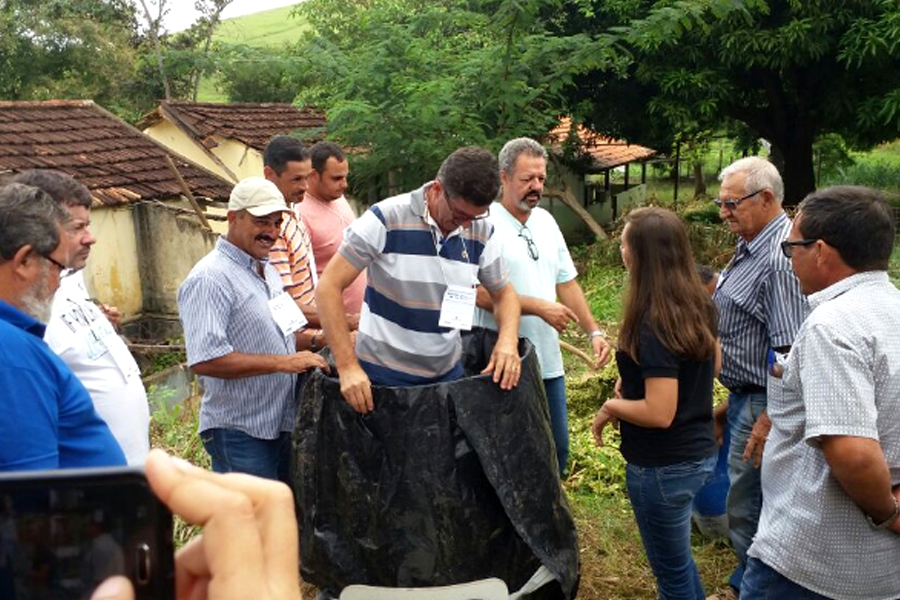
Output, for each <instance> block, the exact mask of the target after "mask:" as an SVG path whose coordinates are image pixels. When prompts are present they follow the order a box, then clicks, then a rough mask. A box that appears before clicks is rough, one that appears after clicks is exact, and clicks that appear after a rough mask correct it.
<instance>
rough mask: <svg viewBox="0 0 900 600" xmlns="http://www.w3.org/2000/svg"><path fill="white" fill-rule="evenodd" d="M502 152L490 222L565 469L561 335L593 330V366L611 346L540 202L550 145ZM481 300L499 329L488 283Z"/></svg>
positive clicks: (521, 142)
mask: <svg viewBox="0 0 900 600" xmlns="http://www.w3.org/2000/svg"><path fill="white" fill-rule="evenodd" d="M498 158H499V164H500V181H501V183H502V187H503V191H502V196H501V198H500V202H495V203H494V204H492V205H491V215H490V218H489V220H490V221H491V223H492V224H493V225H494V228H495V232H494V236H495V237H497V238H498V239H499V240H500V241H501V242H502V245H503V260H504V261H505V262H506V264H507V266H508V267H509V280H510V282H512V284H513V285H514V286H515V288H516V291H517V292H518V294H519V300H520V302H521V305H522V319H521V323H520V324H519V334H520V335H522V336H524V337H527V338H528V339H529V340H531V343H532V344H534V346H535V349H536V351H537V357H538V363H539V364H540V366H541V377H542V379H543V381H544V390H545V392H546V394H547V403H548V405H549V408H550V426H551V429H552V431H553V439H554V442H555V444H556V458H557V462H558V465H559V473H560V475H562V474H564V473H565V470H566V464H567V462H568V458H569V428H568V413H567V410H566V382H565V372H564V371H563V360H562V354H561V352H560V349H559V333H560V332H561V331H564V330H565V329H566V327H568V325H569V323H571V322H575V323H577V324H578V325H579V326H580V327H581V329H582V331H584V333H585V334H586V335H587V336H588V340H589V342H590V344H591V346H592V349H593V353H594V366H595V368H599V367H600V366H602V365H603V364H605V363H606V361H607V360H609V344H608V343H607V342H606V339H605V336H604V334H603V332H602V331H601V330H600V328H599V327H598V325H597V322H596V321H595V320H594V316H593V315H592V314H591V310H590V307H589V306H588V303H587V300H585V297H584V292H583V291H582V289H581V286H580V285H579V284H578V281H577V280H576V279H575V277H576V275H577V274H578V272H577V271H576V270H575V265H574V263H573V262H572V257H571V256H570V255H569V249H568V247H567V246H566V240H565V238H563V235H562V232H561V231H560V229H559V226H558V225H557V224H556V220H555V219H554V218H553V215H551V214H550V213H549V212H547V211H546V210H544V209H543V208H541V207H539V206H538V203H540V201H541V197H542V195H543V191H544V181H545V180H546V179H547V151H546V150H545V149H544V147H543V146H541V145H540V144H539V143H538V142H536V141H535V140H532V139H530V138H516V139H514V140H510V141H509V142H507V143H506V145H504V146H503V149H502V150H501V151H500V155H499V157H498ZM478 306H479V308H480V310H479V311H478V318H477V322H478V324H479V325H481V326H483V327H490V328H496V326H497V325H496V322H495V321H494V318H493V316H492V315H491V313H490V312H489V311H491V310H492V309H493V302H492V301H491V297H490V295H489V294H488V293H487V290H485V289H484V288H479V293H478Z"/></svg>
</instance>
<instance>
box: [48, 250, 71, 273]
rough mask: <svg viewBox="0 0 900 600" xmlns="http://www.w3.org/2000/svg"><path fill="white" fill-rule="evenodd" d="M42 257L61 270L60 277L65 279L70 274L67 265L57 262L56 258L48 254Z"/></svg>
mask: <svg viewBox="0 0 900 600" xmlns="http://www.w3.org/2000/svg"><path fill="white" fill-rule="evenodd" d="M41 256H43V257H44V258H46V259H47V260H49V261H50V263H51V264H52V265H53V266H55V267H56V268H57V269H59V276H60V277H63V276H65V275H68V274H69V267H67V266H66V265H64V264H62V263H61V262H59V261H58V260H56V259H55V258H53V257H52V256H50V255H48V254H42V255H41Z"/></svg>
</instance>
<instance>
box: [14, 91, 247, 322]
mask: <svg viewBox="0 0 900 600" xmlns="http://www.w3.org/2000/svg"><path fill="white" fill-rule="evenodd" d="M170 160H171V163H170ZM28 169H56V170H59V171H62V172H64V173H67V174H69V175H71V176H72V177H74V178H75V179H77V180H78V181H80V182H81V183H83V184H84V185H85V186H87V188H88V189H89V190H90V191H91V195H92V197H93V206H92V211H91V230H92V232H93V233H94V235H95V236H96V237H97V243H96V245H95V246H94V248H93V250H92V252H91V256H90V258H89V260H88V264H87V267H86V269H85V281H86V284H87V287H88V290H89V291H90V293H91V294H93V295H94V296H95V297H96V298H98V299H99V300H101V301H103V302H105V303H108V304H112V305H115V306H117V307H119V309H120V310H121V311H122V313H123V314H124V315H125V319H126V320H127V321H128V320H131V321H133V320H136V319H138V318H140V317H142V316H143V317H148V316H149V317H152V316H156V315H159V316H169V317H172V316H174V315H176V314H177V304H176V302H175V294H176V291H177V289H178V286H179V285H180V284H181V282H182V281H183V280H184V278H185V276H186V275H187V273H188V272H189V271H190V269H191V267H193V265H194V263H196V262H197V261H198V260H200V258H202V257H203V256H204V255H206V254H207V253H208V252H209V250H210V249H211V248H212V246H213V244H214V243H215V239H216V235H215V234H213V233H212V232H211V231H209V230H207V229H205V228H204V227H202V226H201V225H200V224H199V220H198V218H197V217H196V216H195V215H194V214H193V210H192V208H191V206H190V204H189V203H188V202H187V200H186V199H185V197H186V189H185V188H187V189H188V190H190V192H191V193H192V194H193V195H194V196H195V197H196V198H197V200H198V201H199V202H200V203H201V204H204V205H210V204H213V205H215V204H218V206H220V207H224V206H226V203H227V202H228V196H229V194H230V192H231V188H232V187H233V186H232V184H231V183H230V182H229V181H227V180H226V179H224V178H222V177H220V176H219V175H217V174H216V173H213V172H210V171H209V170H207V169H205V168H203V167H202V166H200V165H197V164H196V163H194V162H192V161H190V160H188V159H186V158H184V157H183V156H180V155H178V154H176V153H175V152H172V151H171V150H169V149H168V148H166V147H164V146H163V145H162V144H159V143H158V142H156V141H154V140H153V139H151V138H149V137H147V136H146V135H144V134H142V133H141V132H140V131H138V130H137V129H135V128H134V127H132V126H131V125H129V124H127V123H125V122H124V121H122V120H121V119H119V118H118V117H116V116H115V115H113V114H112V113H110V112H108V111H106V110H105V109H103V108H102V107H100V106H98V105H96V104H94V102H92V101H90V100H52V101H47V102H0V178H4V179H5V178H6V176H10V175H12V174H15V173H18V172H20V171H25V170H28ZM176 171H177V173H176ZM179 177H180V180H181V181H179Z"/></svg>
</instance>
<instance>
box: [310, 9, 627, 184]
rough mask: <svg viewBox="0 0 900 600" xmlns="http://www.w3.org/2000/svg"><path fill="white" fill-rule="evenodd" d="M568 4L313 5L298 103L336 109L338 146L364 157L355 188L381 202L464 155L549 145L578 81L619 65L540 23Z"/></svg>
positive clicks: (580, 36) (589, 42) (578, 37)
mask: <svg viewBox="0 0 900 600" xmlns="http://www.w3.org/2000/svg"><path fill="white" fill-rule="evenodd" d="M563 4H565V3H564V2H563V1H562V0H481V1H479V0H475V1H471V0H438V1H431V0H363V1H360V2H344V1H343V0H310V1H308V2H305V3H303V4H302V5H301V6H300V8H299V10H300V11H302V13H303V15H304V16H305V18H306V19H307V20H308V22H309V23H310V24H311V25H312V27H313V29H314V31H315V35H314V36H312V38H311V39H310V40H309V41H308V43H306V45H305V46H304V48H303V50H302V55H303V56H304V58H306V59H307V60H308V61H309V67H308V69H307V71H306V73H305V74H304V78H303V81H302V86H301V89H300V96H299V100H300V101H301V102H303V103H304V104H313V105H318V106H321V107H323V108H325V109H326V110H327V115H328V133H329V136H330V137H332V138H334V139H335V140H337V141H338V142H340V143H342V144H344V145H345V146H348V147H354V148H358V149H361V150H363V151H362V152H361V153H360V155H359V157H358V159H357V160H356V161H355V163H354V167H353V171H352V173H351V175H353V176H355V178H354V182H355V184H356V185H357V186H363V187H366V188H368V189H369V190H370V191H371V197H373V198H374V197H377V196H384V195H385V194H386V193H390V192H396V191H399V190H402V189H408V188H410V187H412V186H415V185H418V184H420V183H422V182H423V181H426V180H427V179H428V178H430V177H433V176H434V172H435V170H436V168H437V166H438V165H439V164H440V161H441V160H442V159H443V158H444V157H445V156H446V155H447V154H449V153H450V152H451V151H452V150H453V149H455V148H457V147H459V146H462V145H467V144H478V145H483V146H487V147H490V148H496V147H497V146H498V145H499V144H501V143H502V142H503V141H504V140H505V139H506V138H509V137H513V136H517V135H532V136H543V135H545V134H546V133H547V132H548V131H549V130H550V128H551V127H553V125H554V124H555V123H556V120H557V118H558V117H559V106H561V105H562V100H563V97H562V91H563V90H564V89H565V87H566V86H567V85H571V84H572V83H573V81H574V79H573V78H574V76H575V75H576V74H577V73H581V72H587V71H588V70H590V69H596V68H600V67H601V66H603V67H608V66H610V65H612V64H614V62H613V61H614V59H615V54H614V53H613V51H612V49H611V48H609V46H608V44H607V43H606V39H605V38H603V37H601V38H592V37H591V36H590V35H588V34H586V33H575V34H572V35H550V34H548V26H549V22H550V19H552V16H550V17H542V16H541V15H542V14H546V15H553V14H554V13H555V12H556V11H558V10H559V9H560V7H561V6H562V5H563ZM385 174H389V176H388V177H387V178H385V177H384V175H385ZM373 190H377V191H373Z"/></svg>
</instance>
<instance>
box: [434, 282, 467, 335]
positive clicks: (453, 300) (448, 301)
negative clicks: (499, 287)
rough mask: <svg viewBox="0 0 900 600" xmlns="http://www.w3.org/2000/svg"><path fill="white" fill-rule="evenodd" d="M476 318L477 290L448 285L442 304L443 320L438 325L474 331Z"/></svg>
mask: <svg viewBox="0 0 900 600" xmlns="http://www.w3.org/2000/svg"><path fill="white" fill-rule="evenodd" d="M474 317H475V288H473V287H466V286H462V285H448V286H447V291H445V292H444V301H443V302H442V303H441V318H440V321H438V325H440V326H441V327H449V328H451V329H464V330H466V331H468V330H470V329H472V319H473V318H474Z"/></svg>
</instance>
